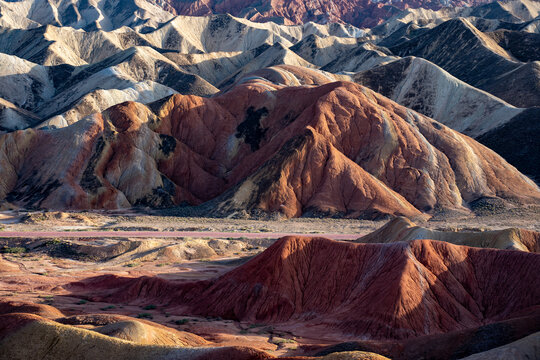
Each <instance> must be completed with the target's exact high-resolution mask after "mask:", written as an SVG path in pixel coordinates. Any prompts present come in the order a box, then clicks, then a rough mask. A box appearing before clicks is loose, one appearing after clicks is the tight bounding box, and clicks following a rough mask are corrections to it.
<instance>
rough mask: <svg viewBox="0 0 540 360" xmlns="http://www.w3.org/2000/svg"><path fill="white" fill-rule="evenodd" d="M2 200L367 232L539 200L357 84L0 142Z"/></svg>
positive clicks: (446, 135) (179, 108) (182, 102)
mask: <svg viewBox="0 0 540 360" xmlns="http://www.w3.org/2000/svg"><path fill="white" fill-rule="evenodd" d="M0 172H1V173H2V175H3V176H2V179H1V180H0V199H6V200H7V201H9V202H12V203H15V204H17V205H19V206H23V207H34V208H49V209H64V208H68V209H99V208H106V209H114V208H126V207H130V206H152V207H166V206H172V205H175V204H182V203H187V204H191V205H198V204H203V203H204V205H202V206H200V207H199V208H197V209H195V210H196V211H199V214H203V213H204V214H205V215H209V214H214V215H219V216H223V215H231V214H242V213H245V212H246V211H247V212H248V213H251V214H258V213H260V212H263V213H279V214H281V215H282V216H286V217H295V216H301V215H307V214H326V215H341V216H349V217H367V218H374V217H378V216H380V215H385V214H393V215H404V216H408V217H415V216H419V215H420V214H421V213H422V212H426V213H433V212H434V211H439V210H448V209H450V210H457V211H463V212H467V211H469V210H468V208H467V204H468V203H471V202H473V201H476V200H478V199H482V198H497V197H498V198H501V199H506V200H510V201H511V202H516V203H521V204H532V203H536V204H537V203H539V202H540V191H539V189H538V187H537V186H536V185H535V184H534V183H533V182H532V181H530V180H529V179H527V178H526V177H525V176H523V175H521V174H520V173H519V172H518V171H517V170H516V169H515V168H514V167H512V166H511V165H509V164H508V163H506V162H505V161H504V160H503V159H502V158H501V157H499V156H498V155H496V154H495V153H494V152H493V151H491V150H489V149H487V148H486V147H484V146H482V145H480V144H479V143H477V142H475V141H474V140H472V139H470V138H468V137H466V136H464V135H461V134H459V133H457V132H455V131H453V130H451V129H449V128H447V127H445V126H443V125H441V124H439V123H438V122H436V121H434V120H432V119H429V118H427V117H425V116H422V115H420V114H418V113H415V112H414V111H411V110H409V109H407V108H405V107H402V106H400V105H398V104H396V103H394V102H393V101H391V100H389V99H387V98H385V97H383V96H381V95H379V94H377V93H375V92H373V91H371V90H369V89H367V88H365V87H363V86H360V85H357V84H353V83H349V82H334V83H329V84H325V85H322V86H318V87H309V86H305V87H282V86H278V85H275V84H272V83H271V82H269V81H266V80H262V79H260V80H251V81H245V82H242V83H240V84H239V85H237V86H235V87H233V88H232V89H231V90H230V91H228V92H225V93H223V94H221V95H219V96H216V97H214V98H202V97H198V96H183V95H174V96H172V97H171V98H169V99H168V100H166V101H164V102H161V103H159V104H153V105H151V106H150V107H146V106H144V105H142V104H138V103H132V102H127V103H123V104H120V105H116V106H113V107H111V108H109V109H108V110H106V111H105V112H103V113H102V114H96V115H94V116H92V117H89V118H86V119H83V120H81V121H79V122H77V123H76V124H74V125H72V126H69V127H66V128H62V129H57V130H33V129H28V130H24V131H17V132H13V133H9V134H5V135H2V136H0Z"/></svg>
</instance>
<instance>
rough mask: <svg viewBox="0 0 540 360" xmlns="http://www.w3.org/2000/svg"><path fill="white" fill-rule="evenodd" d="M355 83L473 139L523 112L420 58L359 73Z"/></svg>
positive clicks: (401, 60) (408, 58)
mask: <svg viewBox="0 0 540 360" xmlns="http://www.w3.org/2000/svg"><path fill="white" fill-rule="evenodd" d="M353 80H354V81H355V82H357V83H359V84H362V85H364V86H367V87H369V88H370V89H372V90H374V91H377V92H379V93H380V94H382V95H384V96H387V97H389V98H390V99H392V100H394V101H396V102H397V103H399V104H401V105H403V106H406V107H408V108H410V109H413V110H415V111H418V112H419V113H422V114H424V115H426V116H429V117H431V118H433V119H436V120H437V121H440V122H441V123H443V124H445V125H446V126H448V127H451V128H452V129H454V130H457V131H459V132H461V133H464V134H466V135H469V136H471V137H478V136H480V135H482V134H484V133H486V132H488V131H490V130H492V129H494V128H496V127H498V126H501V125H503V124H505V123H508V122H511V121H512V119H513V118H514V117H515V116H517V115H518V114H520V113H521V112H523V111H524V109H520V108H516V107H514V106H512V105H510V104H508V103H506V102H504V101H502V100H501V99H499V98H497V97H495V96H493V95H490V94H488V93H486V92H484V91H481V90H479V89H476V88H474V87H472V86H470V85H468V84H467V83H465V82H463V81H460V80H459V79H457V78H455V77H453V76H452V75H450V74H449V73H447V72H446V71H444V70H443V69H441V68H440V67H438V66H437V65H435V64H433V63H431V62H429V61H427V60H424V59H422V58H417V57H405V58H403V59H399V60H395V61H392V62H390V63H388V64H385V65H380V66H377V67H375V68H373V69H370V70H366V71H362V72H359V73H357V74H355V75H354V76H353Z"/></svg>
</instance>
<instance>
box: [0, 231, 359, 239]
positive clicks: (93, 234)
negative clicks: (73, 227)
mask: <svg viewBox="0 0 540 360" xmlns="http://www.w3.org/2000/svg"><path fill="white" fill-rule="evenodd" d="M288 235H304V234H295V233H282V232H261V233H249V232H213V231H0V238H185V237H193V238H221V239H223V238H234V239H240V238H248V239H274V238H275V239H277V238H281V237H283V236H288ZM362 235H364V234H360V233H358V234H307V236H312V237H325V238H328V239H334V240H354V239H358V238H359V237H361V236H362Z"/></svg>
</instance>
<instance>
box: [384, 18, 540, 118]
mask: <svg viewBox="0 0 540 360" xmlns="http://www.w3.org/2000/svg"><path fill="white" fill-rule="evenodd" d="M434 45H437V46H434ZM435 49H436V50H435ZM391 50H392V52H394V53H395V54H397V55H400V56H408V55H414V56H419V57H423V58H425V59H427V60H429V61H431V62H433V63H435V64H437V65H438V66H440V67H442V68H443V69H445V70H446V71H448V72H449V73H450V74H452V75H454V76H455V77H457V78H459V79H461V80H463V81H465V82H466V83H468V84H470V85H473V86H475V87H478V88H480V89H482V90H486V91H488V92H490V93H491V94H493V95H495V96H497V97H499V98H501V99H503V100H505V101H507V102H509V103H510V104H512V105H514V106H518V107H531V106H539V105H540V97H539V96H540V95H539V94H540V80H539V79H540V71H539V66H540V65H539V64H538V63H537V62H529V63H521V62H519V61H517V60H516V59H515V58H514V57H513V56H512V54H510V53H509V52H508V51H506V50H505V49H503V48H502V47H500V46H499V45H498V44H497V43H496V42H495V41H494V40H493V39H492V38H491V37H489V36H487V35H485V34H483V33H482V32H481V31H479V30H478V29H477V28H475V27H474V26H473V25H472V24H471V23H470V22H469V21H468V20H466V19H462V18H458V19H453V20H449V21H447V22H445V23H443V24H441V25H439V26H437V27H435V28H433V29H432V30H430V31H427V32H425V33H424V34H422V35H420V36H417V37H415V38H413V39H411V40H409V41H407V42H404V43H401V44H400V45H397V46H394V47H392V48H391ZM510 78H511V79H514V81H509V79H510Z"/></svg>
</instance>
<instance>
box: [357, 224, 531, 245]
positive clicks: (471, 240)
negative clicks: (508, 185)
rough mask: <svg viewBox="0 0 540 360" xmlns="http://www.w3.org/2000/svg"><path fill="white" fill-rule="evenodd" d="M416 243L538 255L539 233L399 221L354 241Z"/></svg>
mask: <svg viewBox="0 0 540 360" xmlns="http://www.w3.org/2000/svg"><path fill="white" fill-rule="evenodd" d="M419 239H429V240H439V241H446V242H449V243H452V244H456V245H466V246H473V247H482V248H494V249H512V250H521V251H530V252H536V253H538V252H540V233H538V232H536V231H532V230H526V229H515V228H514V229H505V230H493V231H475V232H472V231H459V230H445V231H441V230H432V229H428V228H425V227H421V226H417V225H416V224H415V223H413V222H412V221H410V220H409V219H406V218H403V217H398V218H395V219H392V220H391V221H389V222H388V223H386V224H385V225H384V226H383V227H381V228H380V229H378V230H377V231H375V232H373V233H371V234H368V235H365V236H363V237H361V238H359V239H358V240H357V242H360V243H393V242H400V241H414V240H419Z"/></svg>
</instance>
